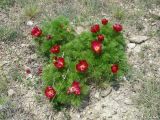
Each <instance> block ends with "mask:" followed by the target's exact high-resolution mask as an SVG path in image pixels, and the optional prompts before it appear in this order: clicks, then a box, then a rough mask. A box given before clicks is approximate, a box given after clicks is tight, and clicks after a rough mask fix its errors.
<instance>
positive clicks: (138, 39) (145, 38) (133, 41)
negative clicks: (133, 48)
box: [129, 36, 148, 44]
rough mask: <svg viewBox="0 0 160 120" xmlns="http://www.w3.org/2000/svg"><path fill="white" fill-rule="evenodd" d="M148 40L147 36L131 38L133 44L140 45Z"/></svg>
mask: <svg viewBox="0 0 160 120" xmlns="http://www.w3.org/2000/svg"><path fill="white" fill-rule="evenodd" d="M146 40H148V37H147V36H132V37H130V39H129V41H130V42H132V43H136V44H140V43H142V42H145V41H146Z"/></svg>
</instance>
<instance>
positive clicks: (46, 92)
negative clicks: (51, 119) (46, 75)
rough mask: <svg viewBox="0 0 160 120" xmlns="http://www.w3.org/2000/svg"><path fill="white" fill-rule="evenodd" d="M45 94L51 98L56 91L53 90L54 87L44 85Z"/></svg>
mask: <svg viewBox="0 0 160 120" xmlns="http://www.w3.org/2000/svg"><path fill="white" fill-rule="evenodd" d="M45 96H46V97H47V98H48V99H52V98H54V97H55V96H56V91H55V90H54V88H53V87H52V86H48V87H46V89H45Z"/></svg>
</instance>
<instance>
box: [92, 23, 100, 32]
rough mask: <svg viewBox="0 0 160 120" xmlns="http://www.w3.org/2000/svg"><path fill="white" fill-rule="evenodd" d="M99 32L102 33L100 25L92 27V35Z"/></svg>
mask: <svg viewBox="0 0 160 120" xmlns="http://www.w3.org/2000/svg"><path fill="white" fill-rule="evenodd" d="M99 31H100V27H99V25H98V24H95V25H93V26H92V27H91V32H92V33H97V32H99Z"/></svg>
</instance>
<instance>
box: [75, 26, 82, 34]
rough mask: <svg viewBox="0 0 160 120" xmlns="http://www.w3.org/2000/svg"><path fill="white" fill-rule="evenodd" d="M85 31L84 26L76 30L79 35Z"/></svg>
mask: <svg viewBox="0 0 160 120" xmlns="http://www.w3.org/2000/svg"><path fill="white" fill-rule="evenodd" d="M83 31H84V28H83V27H82V26H78V27H77V28H76V32H77V34H81V33H82V32H83Z"/></svg>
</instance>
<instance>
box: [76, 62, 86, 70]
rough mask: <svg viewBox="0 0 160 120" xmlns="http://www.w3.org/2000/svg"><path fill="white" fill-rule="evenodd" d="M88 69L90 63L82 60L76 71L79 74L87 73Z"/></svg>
mask: <svg viewBox="0 0 160 120" xmlns="http://www.w3.org/2000/svg"><path fill="white" fill-rule="evenodd" d="M87 69H88V63H87V61H86V60H80V61H79V63H78V64H76V70H77V71H78V72H86V71H87Z"/></svg>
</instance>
